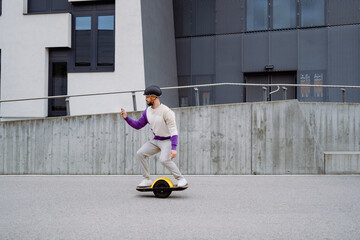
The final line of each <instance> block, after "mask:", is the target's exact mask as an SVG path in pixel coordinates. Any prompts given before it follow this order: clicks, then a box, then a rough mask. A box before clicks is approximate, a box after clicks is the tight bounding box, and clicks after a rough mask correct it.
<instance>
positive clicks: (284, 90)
mask: <svg viewBox="0 0 360 240" xmlns="http://www.w3.org/2000/svg"><path fill="white" fill-rule="evenodd" d="M282 90H283V100H286V99H287V87H282Z"/></svg>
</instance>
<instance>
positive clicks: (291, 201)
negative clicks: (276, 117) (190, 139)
mask: <svg viewBox="0 0 360 240" xmlns="http://www.w3.org/2000/svg"><path fill="white" fill-rule="evenodd" d="M186 178H187V180H188V182H189V188H188V189H187V190H185V191H183V192H173V193H172V194H171V196H170V197H169V198H166V199H159V198H155V197H154V195H153V193H151V192H150V193H142V192H138V191H136V190H135V188H136V185H137V183H138V182H140V180H141V177H140V176H0V239H77V240H78V239H207V240H208V239H266V240H269V239H307V240H308V239H316V240H318V239H326V240H329V239H342V240H344V239H360V237H359V236H360V176H359V175H353V176H352V175H347V176H325V175H309V176H294V175H292V176H259V175H257V176H186ZM153 179H155V177H153Z"/></svg>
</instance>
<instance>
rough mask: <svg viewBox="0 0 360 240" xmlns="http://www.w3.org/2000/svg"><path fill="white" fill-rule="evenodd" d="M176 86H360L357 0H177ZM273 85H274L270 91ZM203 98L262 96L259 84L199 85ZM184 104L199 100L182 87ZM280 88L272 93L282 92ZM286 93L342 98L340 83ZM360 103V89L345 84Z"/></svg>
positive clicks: (228, 99) (279, 96)
mask: <svg viewBox="0 0 360 240" xmlns="http://www.w3.org/2000/svg"><path fill="white" fill-rule="evenodd" d="M173 3H174V19H175V35H176V50H177V70H178V82H179V85H188V84H203V83H223V82H236V83H272V84H276V83H284V84H285V83H287V84H325V85H332V84H334V85H357V86H358V85H360V72H359V71H360V70H359V62H360V52H359V50H360V49H359V43H360V41H359V40H360V39H359V33H360V26H359V23H360V1H359V0H350V1H341V0H174V1H173ZM273 90H274V89H270V91H273ZM200 91H201V92H200V103H201V104H208V103H210V104H220V103H231V102H245V101H261V100H263V90H262V88H261V87H247V88H244V87H234V86H232V87H215V88H207V89H201V90H200ZM179 93H180V96H179V97H180V104H181V105H182V106H187V105H193V104H194V94H193V92H191V90H183V91H180V92H179ZM282 98H283V96H282V92H281V91H279V92H277V93H276V94H273V95H271V96H268V99H269V100H279V99H282ZM287 98H288V99H289V98H296V99H299V100H300V101H322V102H323V101H325V102H327V101H342V91H341V89H328V88H314V87H312V88H304V87H302V88H297V89H295V88H291V87H288V89H287ZM346 101H349V102H360V90H355V89H346Z"/></svg>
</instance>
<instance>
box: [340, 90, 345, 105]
mask: <svg viewBox="0 0 360 240" xmlns="http://www.w3.org/2000/svg"><path fill="white" fill-rule="evenodd" d="M340 90H341V91H342V102H343V103H344V102H345V93H346V89H345V88H341V89H340Z"/></svg>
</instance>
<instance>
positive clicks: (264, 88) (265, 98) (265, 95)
mask: <svg viewBox="0 0 360 240" xmlns="http://www.w3.org/2000/svg"><path fill="white" fill-rule="evenodd" d="M262 89H263V90H264V102H266V101H267V93H266V92H267V88H266V87H262Z"/></svg>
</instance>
